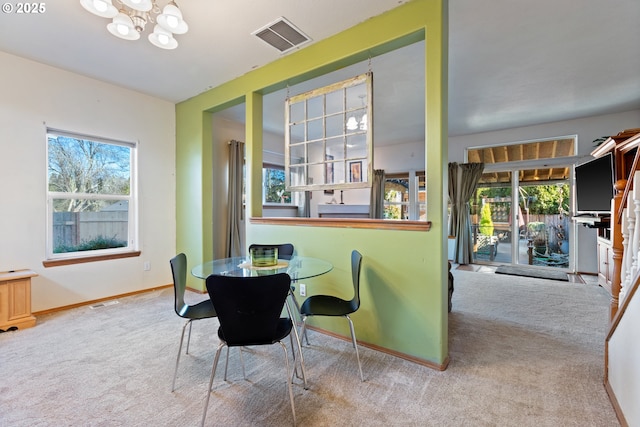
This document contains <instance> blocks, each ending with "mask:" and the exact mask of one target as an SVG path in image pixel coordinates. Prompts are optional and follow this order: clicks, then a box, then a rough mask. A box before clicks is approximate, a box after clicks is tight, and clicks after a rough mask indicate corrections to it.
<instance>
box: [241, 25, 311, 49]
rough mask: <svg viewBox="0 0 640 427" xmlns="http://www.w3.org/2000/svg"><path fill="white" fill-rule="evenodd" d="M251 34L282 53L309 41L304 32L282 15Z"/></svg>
mask: <svg viewBox="0 0 640 427" xmlns="http://www.w3.org/2000/svg"><path fill="white" fill-rule="evenodd" d="M251 34H252V35H254V36H257V37H258V38H259V39H261V40H262V41H264V42H265V43H267V44H269V45H271V46H273V47H275V48H276V49H278V50H279V51H280V52H282V53H284V52H287V51H289V50H291V49H293V48H295V47H298V46H300V45H302V44H305V43H307V42H309V41H311V39H310V38H309V37H308V36H307V35H306V34H304V33H303V32H302V31H300V30H299V29H298V28H296V26H295V25H293V24H292V23H291V22H289V21H287V20H286V19H285V18H284V17H280V18H278V19H277V20H275V21H273V22H272V23H270V24H267V25H265V26H264V27H262V28H260V29H259V30H257V31H254V32H253V33H251Z"/></svg>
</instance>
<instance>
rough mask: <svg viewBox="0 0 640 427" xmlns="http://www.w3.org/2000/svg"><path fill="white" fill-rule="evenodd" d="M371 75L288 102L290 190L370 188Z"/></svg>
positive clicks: (286, 161)
mask: <svg viewBox="0 0 640 427" xmlns="http://www.w3.org/2000/svg"><path fill="white" fill-rule="evenodd" d="M371 93H372V74H371V73H366V74H362V75H360V76H357V77H354V78H352V79H349V80H345V81H342V82H338V83H334V84H332V85H329V86H325V87H323V88H319V89H314V90H312V91H309V92H305V93H303V94H300V95H296V96H292V97H291V98H287V100H286V101H285V107H286V108H285V111H286V128H287V132H286V134H285V169H286V171H287V175H286V178H287V189H289V190H296V191H300V190H323V189H324V190H333V189H347V188H365V187H370V186H371V184H370V177H371V167H372V160H373V159H372V157H373V154H372V153H373V150H372V143H371V138H372V129H371V123H372V122H373V120H372V116H371V112H372V108H371V107H372V99H371V98H372V97H371Z"/></svg>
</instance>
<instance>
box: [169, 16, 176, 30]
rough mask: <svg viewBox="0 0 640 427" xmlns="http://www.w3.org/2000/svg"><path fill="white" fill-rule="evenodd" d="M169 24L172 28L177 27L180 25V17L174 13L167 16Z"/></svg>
mask: <svg viewBox="0 0 640 427" xmlns="http://www.w3.org/2000/svg"><path fill="white" fill-rule="evenodd" d="M167 25H168V26H170V27H171V28H176V27H177V26H178V18H176V17H175V16H173V15H169V16H167Z"/></svg>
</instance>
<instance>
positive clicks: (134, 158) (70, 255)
mask: <svg viewBox="0 0 640 427" xmlns="http://www.w3.org/2000/svg"><path fill="white" fill-rule="evenodd" d="M50 134H53V135H58V136H66V137H70V138H75V139H82V140H88V141H92V142H97V143H101V144H110V145H120V146H125V147H128V148H129V149H130V150H131V154H130V159H129V161H130V164H129V167H130V178H129V179H130V182H129V186H130V187H129V194H128V195H126V194H125V195H123V194H96V193H65V192H55V191H49V139H48V136H49V135H50ZM45 144H46V150H45V151H46V167H47V169H46V171H45V172H46V177H47V179H46V184H45V185H46V194H47V209H46V215H47V218H46V224H47V227H46V230H47V236H46V259H47V260H60V259H74V258H88V257H94V256H101V255H115V254H123V253H129V252H133V251H138V250H139V249H138V247H139V243H138V242H139V239H138V178H137V176H138V173H137V169H138V167H137V165H138V143H137V142H127V141H120V140H115V139H110V138H104V137H97V136H91V135H84V134H80V133H76V132H69V131H64V130H59V129H54V128H46V135H45ZM64 198H75V199H78V198H82V199H89V200H114V201H121V200H126V201H127V202H128V215H127V240H126V241H127V245H126V246H123V247H118V248H109V249H98V250H88V251H77V252H63V253H54V252H53V249H54V248H53V244H54V242H53V230H54V227H53V212H54V207H53V201H54V200H56V199H64Z"/></svg>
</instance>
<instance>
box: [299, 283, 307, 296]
mask: <svg viewBox="0 0 640 427" xmlns="http://www.w3.org/2000/svg"><path fill="white" fill-rule="evenodd" d="M300 296H301V297H306V296H307V285H305V284H304V283H300Z"/></svg>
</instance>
